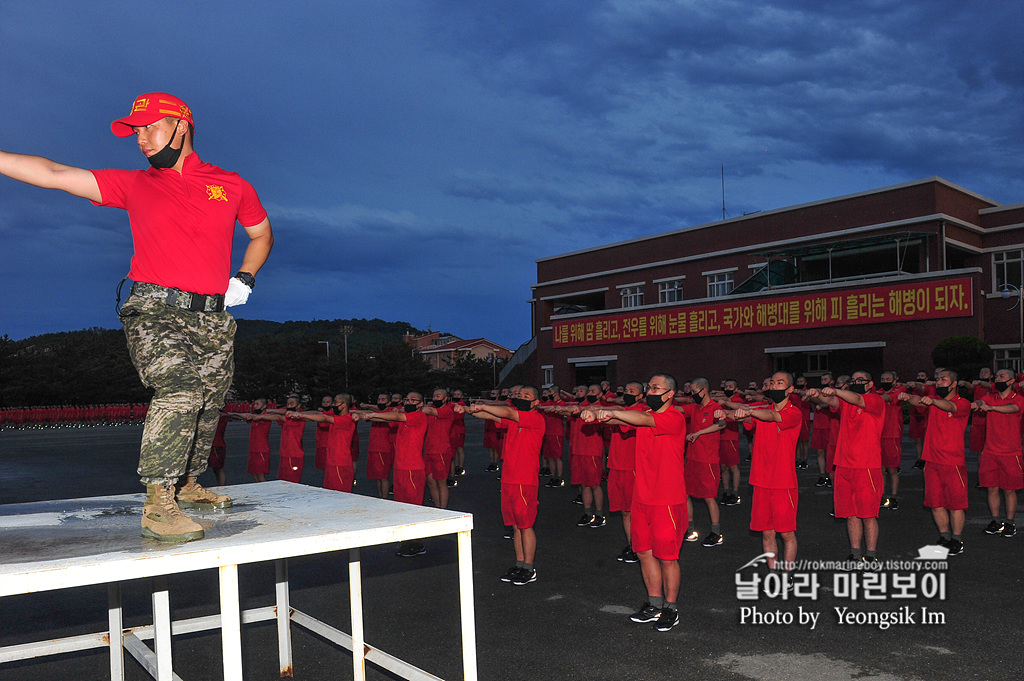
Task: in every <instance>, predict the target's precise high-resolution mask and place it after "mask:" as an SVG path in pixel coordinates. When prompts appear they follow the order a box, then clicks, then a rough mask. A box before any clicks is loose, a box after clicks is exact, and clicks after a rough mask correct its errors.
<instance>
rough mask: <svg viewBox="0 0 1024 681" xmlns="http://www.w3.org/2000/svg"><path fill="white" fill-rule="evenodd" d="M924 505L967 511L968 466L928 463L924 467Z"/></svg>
mask: <svg viewBox="0 0 1024 681" xmlns="http://www.w3.org/2000/svg"><path fill="white" fill-rule="evenodd" d="M924 505H925V506H927V507H928V508H944V509H946V510H949V511H966V510H967V466H950V465H949V464H944V463H935V462H934V461H929V462H927V463H926V464H925V466H924Z"/></svg>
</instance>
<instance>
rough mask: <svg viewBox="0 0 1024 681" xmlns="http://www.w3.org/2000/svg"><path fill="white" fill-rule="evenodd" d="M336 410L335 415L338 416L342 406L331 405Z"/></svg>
mask: <svg viewBox="0 0 1024 681" xmlns="http://www.w3.org/2000/svg"><path fill="white" fill-rule="evenodd" d="M331 409H333V410H334V415H335V416H337V415H338V414H340V413H341V407H331Z"/></svg>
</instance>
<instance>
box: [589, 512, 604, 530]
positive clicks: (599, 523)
mask: <svg viewBox="0 0 1024 681" xmlns="http://www.w3.org/2000/svg"><path fill="white" fill-rule="evenodd" d="M607 524H608V519H607V518H605V517H604V516H603V515H601V514H600V513H598V514H596V515H595V516H594V519H593V520H591V521H590V527H604V526H605V525H607Z"/></svg>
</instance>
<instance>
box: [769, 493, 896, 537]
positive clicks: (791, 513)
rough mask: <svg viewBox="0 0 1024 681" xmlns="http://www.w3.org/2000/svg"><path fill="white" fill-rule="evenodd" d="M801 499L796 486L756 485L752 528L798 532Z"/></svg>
mask: <svg viewBox="0 0 1024 681" xmlns="http://www.w3.org/2000/svg"><path fill="white" fill-rule="evenodd" d="M799 501H800V499H799V497H798V496H797V490H796V488H793V489H771V488H769V487H758V486H756V485H755V486H754V499H753V503H752V504H751V506H750V529H751V530H753V531H754V532H764V531H765V530H774V531H775V532H796V507H797V504H798V503H799ZM875 510H877V508H876V509H875Z"/></svg>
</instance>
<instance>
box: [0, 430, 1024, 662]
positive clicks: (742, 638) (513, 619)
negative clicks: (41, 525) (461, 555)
mask: <svg viewBox="0 0 1024 681" xmlns="http://www.w3.org/2000/svg"><path fill="white" fill-rule="evenodd" d="M360 427H361V428H363V427H367V426H366V424H361V426H360ZM468 431H469V432H468V436H467V448H466V450H467V474H466V475H465V476H464V477H462V478H460V480H459V486H458V487H457V488H455V489H453V490H452V499H451V508H453V509H456V510H463V511H471V512H472V513H473V515H474V526H475V529H474V531H473V560H474V565H473V567H474V589H475V597H476V603H475V607H476V623H477V654H478V672H479V678H480V679H484V680H491V679H501V680H504V679H524V680H525V679H529V680H531V681H549V680H550V681H554V680H556V679H557V680H577V679H578V680H581V681H582V680H588V681H589V680H594V679H627V680H628V679H644V680H647V679H700V680H702V681H717V680H721V681H741V680H747V679H756V680H764V681H767V680H769V679H771V680H776V679H783V680H784V681H802V680H814V681H818V680H821V681H840V680H845V679H857V680H858V681H909V680H912V679H917V680H921V681H933V680H934V681H943V680H947V679H948V680H950V681H954V680H955V681H961V680H962V679H1013V678H1018V677H1019V676H1020V674H1021V672H1022V670H1024V663H1022V656H1021V651H1020V643H1021V622H1022V614H1024V609H1022V606H1024V576H1022V572H1021V565H1022V562H1024V561H1022V558H1024V549H1022V546H1024V544H1022V542H1024V532H1022V534H1021V535H1020V536H1018V537H1015V538H1012V539H1008V538H1003V537H998V536H996V537H993V536H988V535H985V534H984V533H983V531H982V530H983V528H984V527H985V525H986V524H987V523H988V521H989V517H988V511H987V507H986V504H985V493H984V490H981V489H975V488H974V487H973V484H974V483H975V482H976V474H975V473H976V468H977V461H976V458H974V457H970V458H969V461H968V467H969V472H970V476H971V478H970V482H971V485H972V487H971V493H970V499H971V507H970V509H969V511H968V524H967V529H966V531H965V546H966V550H965V553H964V554H963V555H961V556H956V557H951V558H950V559H949V566H948V569H947V570H945V571H942V572H932V573H931V575H932V577H929V579H931V580H933V581H932V582H931V584H933V585H934V584H936V583H938V581H939V580H940V579H944V580H945V594H944V597H943V598H939V597H938V596H934V597H932V598H926V597H925V596H924V595H923V594H922V593H921V592H922V591H923V590H924V585H923V582H924V577H923V576H922V574H917V576H916V577H915V579H918V580H920V581H919V583H917V586H916V588H915V589H914V590H912V591H910V592H909V593H910V595H911V596H914V597H912V598H909V599H903V600H901V599H897V598H895V595H896V592H895V591H894V589H893V588H891V582H890V586H889V587H887V591H886V592H885V593H884V594H882V600H873V601H868V600H864V599H863V595H862V596H861V597H860V598H858V599H856V600H853V599H851V598H850V597H848V596H846V595H844V594H842V593H840V592H837V591H835V589H836V588H840V589H841V588H842V586H843V585H844V584H846V583H847V582H846V581H844V580H847V579H849V578H848V577H847V576H842V577H839V578H836V577H835V575H836V574H838V573H835V572H833V571H831V570H826V569H810V570H805V571H804V572H805V574H806V575H807V579H810V578H812V577H814V576H816V577H817V579H818V580H819V586H820V588H819V589H818V591H817V597H816V598H814V599H812V598H810V597H809V596H808V595H805V596H802V597H799V598H790V599H788V600H781V599H779V598H774V599H772V598H769V597H767V596H766V595H763V594H761V595H759V597H758V600H755V601H748V600H740V599H739V598H738V596H737V586H736V579H737V571H738V570H739V569H740V568H741V567H742V566H743V565H744V564H746V563H747V562H748V561H750V560H751V559H753V558H755V557H756V556H757V555H758V554H760V553H761V541H760V536H759V535H756V534H754V533H751V532H749V530H748V529H747V527H748V524H749V513H750V508H749V490H748V489H747V488H746V485H744V486H743V487H742V488H741V495H742V496H743V504H742V505H740V506H736V507H727V508H723V509H722V527H723V534H724V536H725V543H724V544H723V545H722V546H719V547H715V548H705V547H702V546H701V545H700V544H699V543H692V544H684V545H683V548H682V551H681V565H682V575H683V583H682V588H681V593H680V617H681V622H680V624H679V626H677V627H675V628H674V629H672V630H671V631H669V632H667V633H660V632H656V631H654V630H653V629H652V627H651V625H649V624H635V623H633V622H631V621H630V620H629V614H630V613H632V612H633V611H634V610H636V609H637V608H638V607H639V606H640V605H641V603H642V602H643V600H644V597H645V592H644V589H643V584H642V580H641V577H640V568H639V566H638V565H628V564H624V563H620V562H617V561H616V560H615V556H616V554H618V553H619V551H620V550H621V549H622V547H623V546H624V545H625V543H626V542H625V536H624V534H623V531H622V527H621V520H620V517H619V515H618V514H613V515H612V516H611V517H610V518H609V521H608V525H607V526H606V527H603V528H580V527H577V526H576V521H577V519H578V518H579V517H580V515H581V513H582V509H581V507H580V506H578V505H575V504H573V503H572V499H573V497H574V496H575V495H576V491H575V490H573V489H572V488H570V487H566V488H562V489H547V488H544V487H541V489H540V500H541V506H540V512H539V517H538V521H537V525H536V531H537V536H538V551H537V571H538V581H537V582H535V583H532V584H529V585H525V586H515V585H511V584H506V583H502V582H501V581H499V579H498V578H499V576H500V575H501V574H502V573H504V572H505V570H506V569H507V568H508V567H509V566H510V565H511V564H512V562H513V560H514V555H513V550H512V545H511V542H510V541H508V540H506V539H504V538H503V536H502V534H503V527H502V524H501V519H500V513H499V505H498V504H499V496H498V493H499V484H500V483H499V482H498V480H497V479H496V478H495V475H494V474H493V473H487V472H485V470H484V469H485V467H486V464H487V457H486V454H485V452H484V450H483V449H482V447H481V442H482V427H481V424H480V422H477V421H475V420H473V419H468ZM140 437H141V427H140V426H138V425H134V426H117V427H97V428H82V429H49V430H26V431H4V432H2V433H0V503H5V504H6V503H16V502H29V501H40V500H46V499H60V498H73V497H86V496H100V495H110V494H126V493H132V492H138V491H141V488H140V487H139V483H138V480H137V478H136V476H135V472H134V471H135V467H136V463H137V453H138V444H139V440H140ZM247 437H248V428H247V427H246V425H245V424H242V423H231V424H229V426H228V431H227V444H228V455H227V474H228V482H229V484H230V483H232V482H234V483H242V482H250V480H249V479H248V476H247V475H246V474H245V464H246V447H247ZM273 439H276V438H273ZM309 439H311V438H309ZM366 441H367V438H366V433H365V432H364V433H363V439H362V442H363V444H364V447H365V443H366ZM308 449H309V450H310V451H309V455H308V456H307V460H306V467H305V470H304V473H303V483H304V484H309V485H319V484H320V482H321V480H320V479H319V478H320V476H319V471H317V470H316V469H315V468H314V467H313V452H312V447H311V446H309V447H308ZM903 450H904V458H903V464H904V467H903V473H902V476H901V487H902V489H901V495H900V496H901V508H900V509H899V510H898V511H882V514H881V518H880V523H881V539H880V546H879V556H880V558H881V559H882V560H883V561H886V560H898V561H907V562H910V561H912V560H913V559H914V558H915V557H916V556H917V555H918V549H919V548H921V547H922V546H925V545H927V544H934V543H935V540H936V539H937V532H936V530H935V527H934V525H933V523H932V520H931V516H930V513H929V512H928V511H927V509H924V508H923V507H922V506H921V501H922V498H923V479H922V473H921V471H919V470H915V469H912V468H911V467H910V465H911V464H912V463H913V460H914V455H913V443H912V442H911V441H909V440H904V448H903ZM742 453H743V454H745V453H746V449H745V445H744V447H743V449H742ZM275 454H276V452H275ZM364 456H365V454H364ZM274 460H275V461H276V457H275V459H274ZM272 468H273V466H272ZM747 468H748V464H747V463H746V462H744V464H743V466H742V469H743V479H744V480H745V479H746V473H747ZM272 475H273V471H272ZM799 478H800V501H799V504H800V505H799V516H798V518H799V520H798V530H797V536H798V540H799V554H798V559H809V560H820V561H831V560H842V559H844V558H845V557H846V555H847V553H848V548H847V547H848V544H847V539H846V530H845V523H843V522H842V521H838V522H837V521H835V520H834V519H832V518H830V517H829V515H828V511H829V510H830V508H831V493H830V491H829V490H827V489H821V488H817V487H815V486H814V482H815V481H816V480H817V478H818V474H817V472H816V470H815V468H814V464H813V463H812V464H811V467H810V469H809V470H807V471H799ZM203 482H204V483H206V484H208V485H212V484H213V479H212V475H210V474H207V477H206V478H205V479H204V481H203ZM541 482H543V480H541ZM374 489H375V488H374V486H373V485H372V484H371V483H369V482H368V481H367V480H366V479H365V470H364V468H363V463H362V461H361V462H360V463H359V466H358V468H357V486H356V489H355V493H357V494H373V492H374ZM696 523H697V528H698V529H699V530H701V531H702V533H703V532H706V531H707V530H708V516H707V511H706V509H704V508H702V502H698V504H697V511H696ZM1022 529H1024V522H1022ZM395 548H396V547H395V546H393V545H388V546H379V547H371V548H367V549H364V550H363V554H362V557H363V580H364V584H363V597H364V608H365V615H364V617H365V630H366V638H367V641H368V642H369V643H370V644H372V645H375V646H377V647H379V648H382V649H383V650H385V651H387V652H389V653H392V654H395V655H397V656H398V657H400V658H402V659H405V660H407V661H409V662H411V663H413V664H415V665H417V666H419V667H421V668H422V669H425V670H427V671H429V672H431V673H433V674H436V675H437V676H439V677H441V678H444V679H460V678H462V666H461V665H462V661H461V648H460V646H461V639H460V633H459V618H458V608H459V602H458V576H457V575H458V572H457V567H456V545H455V538H454V537H439V538H434V539H430V540H427V549H428V552H427V554H426V555H424V556H421V557H418V558H411V559H403V558H399V557H396V556H395V555H394V550H395ZM4 555H5V551H4V542H3V530H0V560H3V559H4ZM345 561H346V558H345V556H344V555H333V554H331V555H327V556H318V557H307V558H295V559H292V560H291V561H290V563H289V565H290V574H291V589H292V596H291V597H292V603H293V605H294V606H295V607H297V608H299V609H300V610H304V611H306V612H308V613H310V614H311V615H313V616H315V617H317V618H318V619H321V620H324V621H326V622H328V623H330V624H332V625H333V626H336V627H338V628H340V629H342V630H348V623H349V610H348V608H349V605H348V584H347V572H346V569H345V566H346V562H345ZM740 574H741V575H744V576H745V578H750V576H751V575H754V574H760V575H762V576H763V575H764V574H765V573H764V571H763V568H747V569H746V570H743V571H742V572H741V573H740ZM882 574H886V575H887V579H890V580H891V579H892V578H893V576H894V575H895V574H896V573H895V572H892V571H888V572H887V571H885V570H883V573H882ZM899 574H900V575H902V576H904V577H905V576H906V574H908V573H907V572H900V573H899ZM844 575H845V573H844ZM939 575H942V577H940V576H939ZM169 584H170V599H171V608H172V616H173V617H174V618H175V619H178V618H184V617H194V616H200V615H209V614H215V613H217V611H218V595H217V575H216V572H215V571H212V570H210V571H202V572H193V573H184V574H179V575H173V576H171V578H170V580H169ZM240 584H241V586H240V589H241V599H242V607H243V608H251V607H258V606H263V605H270V604H272V603H273V590H274V574H273V565H272V564H269V563H261V564H254V565H243V566H241V567H240ZM122 593H123V603H124V609H125V613H124V617H125V625H126V626H136V625H141V624H147V623H149V622H151V610H150V585H149V582H148V581H147V580H136V581H133V582H128V583H126V584H124V585H123V587H122ZM751 607H754V608H757V613H758V614H760V615H761V616H762V617H768V618H770V617H772V616H775V617H778V618H780V619H782V620H783V623H781V624H768V623H760V624H756V623H751V622H749V621H748V622H746V623H743V622H741V617H742V616H743V613H744V612H745V613H746V614H747V619H748V620H749V619H750V618H751V617H753V614H752V611H750V610H746V611H744V610H743V608H751ZM904 607H906V608H908V609H909V610H906V611H901V610H900V609H901V608H904ZM836 608H846V611H845V612H846V613H847V616H850V617H853V618H854V619H856V618H862V619H863V618H868V617H872V616H878V615H877V614H880V613H884V612H904V613H906V612H910V613H912V614H913V615H914V619H915V623H914V624H903V623H901V624H894V625H893V626H891V627H889V628H887V629H883V628H881V627H880V626H879V625H877V624H867V623H863V624H856V623H848V624H844V623H840V622H839V620H838V616H837V614H836ZM922 608H926V609H927V611H928V612H931V613H932V614H935V615H936V617H937V619H940V620H944V622H941V623H939V622H937V623H934V624H927V625H926V624H923V623H922V622H921V609H922ZM801 614H803V618H804V619H805V620H806V619H808V618H809V617H811V616H812V614H816V615H817V616H818V619H817V621H816V624H815V626H814V628H813V629H812V628H811V626H810V624H809V623H808V622H804V623H801V621H800V619H801ZM788 617H793V618H794V621H793V623H786V622H785V620H786V619H787V618H788ZM761 621H762V622H763V621H765V620H761ZM769 621H770V619H769ZM105 626H106V588H105V587H104V586H95V587H82V588H76V589H69V590H64V591H48V592H41V593H36V594H27V595H22V596H12V597H7V598H4V599H0V646H6V645H12V644H16V643H25V642H29V641H37V640H41V639H48V638H53V637H58V636H69V635H74V634H83V633H89V632H95V631H101V630H103V629H104V628H105ZM242 641H243V665H244V670H245V677H246V678H247V679H275V678H278V672H277V644H276V630H275V628H274V625H273V624H272V623H270V622H267V623H259V624H253V625H246V626H245V627H244V628H243V633H242ZM173 645H174V666H175V672H176V673H177V674H179V675H180V676H181V677H182V678H183V679H186V680H196V681H198V680H203V679H219V678H221V674H222V672H221V654H220V637H219V636H218V635H217V634H216V633H206V634H192V635H185V636H180V637H175V639H174V644H173ZM293 646H294V664H295V678H297V679H335V678H342V679H344V678H351V656H350V655H349V654H348V653H347V652H345V651H343V650H338V649H336V648H334V647H333V646H332V645H330V644H328V643H326V642H325V641H323V640H322V639H320V638H318V637H317V636H315V635H314V634H311V633H309V632H308V631H306V630H304V629H301V628H293ZM125 664H126V669H127V673H126V678H128V679H146V678H149V677H148V676H147V675H146V673H145V672H144V671H143V670H142V669H141V667H139V666H138V665H137V664H136V663H135V662H134V660H133V659H131V658H130V657H127V656H126V661H125ZM108 669H109V667H108V659H107V655H106V653H105V651H103V650H92V651H84V652H79V653H70V654H63V655H59V656H52V657H49V658H40V659H37V660H31V661H23V662H13V663H7V664H0V681H7V680H8V679H12V680H13V679H17V680H18V681H35V680H41V679H101V678H106V677H107V675H108ZM368 678H370V679H392V678H394V677H393V676H391V675H389V674H388V673H385V672H382V671H380V670H379V669H377V668H375V667H373V666H372V665H368Z"/></svg>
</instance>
